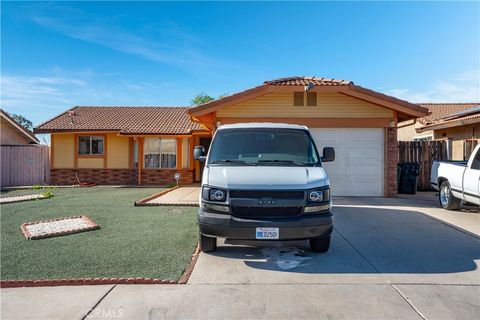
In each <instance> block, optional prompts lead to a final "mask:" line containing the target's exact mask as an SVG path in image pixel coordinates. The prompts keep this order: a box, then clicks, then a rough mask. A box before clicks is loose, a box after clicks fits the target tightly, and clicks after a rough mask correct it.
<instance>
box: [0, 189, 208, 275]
mask: <svg viewBox="0 0 480 320" xmlns="http://www.w3.org/2000/svg"><path fill="white" fill-rule="evenodd" d="M160 190H161V189H158V188H109V187H93V188H57V189H54V190H52V191H53V193H54V194H55V196H54V197H52V198H49V199H44V200H36V201H26V202H19V203H12V204H4V205H1V207H0V208H1V243H0V249H1V279H2V280H13V279H66V278H68V279H73V278H107V277H108V278H109V277H115V278H119V277H122V278H129V277H148V278H159V279H169V280H178V279H179V278H180V276H181V275H182V273H183V271H184V270H185V268H186V266H187V265H188V263H189V262H190V260H191V256H192V253H193V251H194V250H195V246H196V244H197V241H198V231H197V230H198V229H197V225H196V217H195V210H196V209H195V208H193V207H134V205H133V204H134V202H135V201H137V200H140V199H141V198H144V197H146V196H148V195H151V194H153V193H156V192H159V191H160ZM32 191H33V190H32ZM37 192H38V191H36V192H32V193H37ZM24 193H25V191H10V192H7V193H4V192H2V196H7V195H8V196H10V195H15V194H24ZM78 215H86V216H89V217H90V218H91V219H92V220H93V221H95V222H96V223H97V224H98V225H99V226H100V229H99V230H95V231H89V232H83V233H78V234H73V235H67V236H61V237H55V238H47V239H42V240H27V239H25V237H24V236H23V234H22V232H21V230H20V225H21V224H22V223H24V222H29V221H39V220H46V219H53V218H59V217H68V216H78Z"/></svg>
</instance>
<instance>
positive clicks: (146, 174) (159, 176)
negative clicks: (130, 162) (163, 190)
mask: <svg viewBox="0 0 480 320" xmlns="http://www.w3.org/2000/svg"><path fill="white" fill-rule="evenodd" d="M175 173H179V174H180V181H179V183H180V184H191V183H193V170H189V169H180V170H174V169H166V170H161V169H143V170H142V184H145V185H164V184H169V183H175V182H176V180H175V178H174V175H175Z"/></svg>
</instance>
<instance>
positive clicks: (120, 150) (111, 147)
mask: <svg viewBox="0 0 480 320" xmlns="http://www.w3.org/2000/svg"><path fill="white" fill-rule="evenodd" d="M107 140H108V142H107V168H110V169H128V161H129V141H128V138H127V137H119V136H117V135H116V134H108V135H107Z"/></svg>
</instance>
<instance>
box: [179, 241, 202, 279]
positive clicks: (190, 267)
mask: <svg viewBox="0 0 480 320" xmlns="http://www.w3.org/2000/svg"><path fill="white" fill-rule="evenodd" d="M199 255H200V245H199V244H197V247H196V248H195V251H194V252H193V254H192V260H191V261H190V263H189V264H188V266H187V268H185V271H184V272H183V274H182V276H181V277H180V279H179V280H178V283H179V284H186V283H187V282H188V279H190V276H191V275H192V272H193V269H194V268H195V265H196V264H197V260H198V256H199Z"/></svg>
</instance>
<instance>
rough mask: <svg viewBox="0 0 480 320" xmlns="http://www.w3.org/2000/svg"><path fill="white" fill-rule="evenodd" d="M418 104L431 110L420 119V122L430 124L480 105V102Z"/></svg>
mask: <svg viewBox="0 0 480 320" xmlns="http://www.w3.org/2000/svg"><path fill="white" fill-rule="evenodd" d="M418 105H419V106H422V107H424V108H427V109H428V111H430V114H429V115H428V116H425V117H423V118H420V119H419V120H420V122H421V123H423V124H430V123H433V122H435V121H437V120H439V119H442V118H444V117H446V116H449V115H451V114H453V113H456V112H460V111H463V110H466V109H469V108H472V107H475V106H478V105H480V103H419V104H418Z"/></svg>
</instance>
